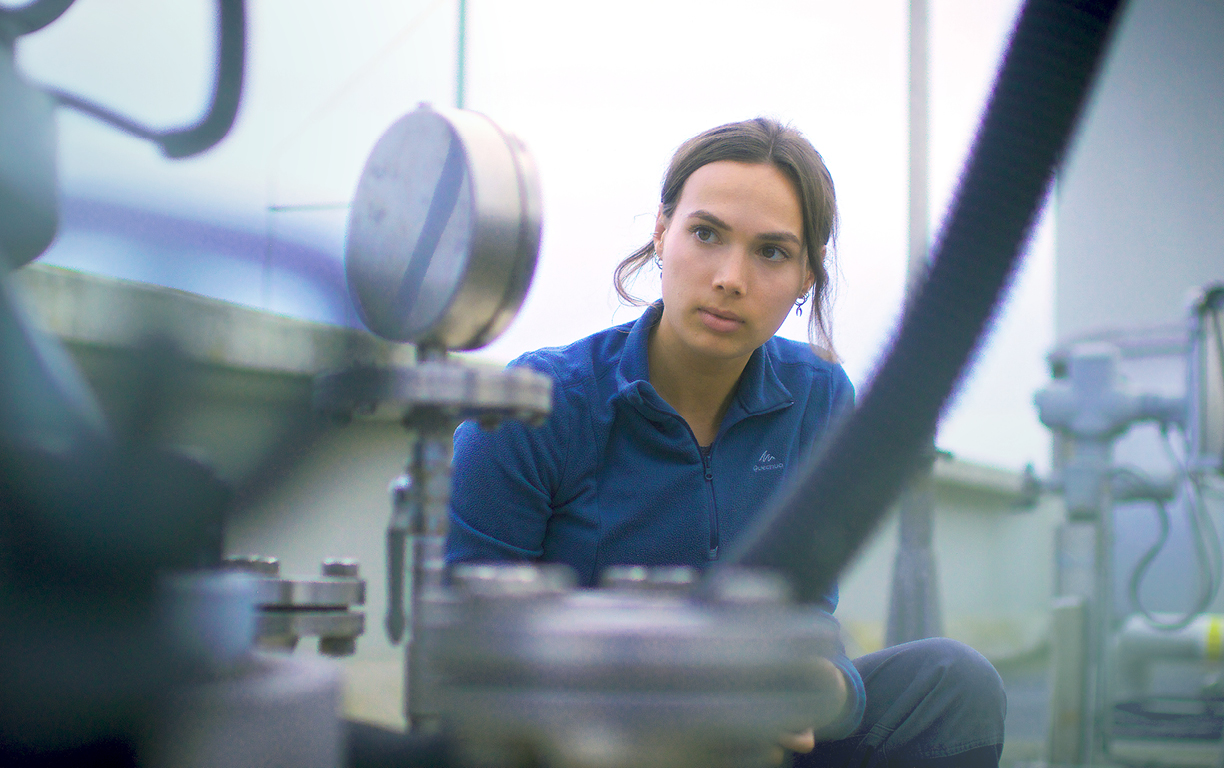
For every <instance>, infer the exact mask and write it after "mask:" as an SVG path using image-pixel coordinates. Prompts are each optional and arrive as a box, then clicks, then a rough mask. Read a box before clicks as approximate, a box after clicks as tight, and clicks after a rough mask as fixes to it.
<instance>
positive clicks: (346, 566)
mask: <svg viewBox="0 0 1224 768" xmlns="http://www.w3.org/2000/svg"><path fill="white" fill-rule="evenodd" d="M359 570H360V564H359V563H358V562H357V561H356V560H354V559H352V558H350V557H329V558H327V559H326V560H324V561H323V566H322V571H323V575H324V576H347V577H350V578H354V577H356V576H357V574H358V571H359Z"/></svg>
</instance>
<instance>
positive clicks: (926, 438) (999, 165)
mask: <svg viewBox="0 0 1224 768" xmlns="http://www.w3.org/2000/svg"><path fill="white" fill-rule="evenodd" d="M1121 5H1122V2H1121V0H1030V1H1029V2H1027V3H1026V4H1025V6H1024V9H1023V11H1021V13H1020V17H1019V20H1018V21H1017V23H1016V28H1015V30H1014V32H1013V34H1012V39H1011V44H1010V46H1009V47H1008V50H1007V53H1006V55H1005V57H1004V60H1003V66H1002V68H1001V70H1000V72H999V76H998V79H997V80H996V81H995V86H994V91H993V93H992V94H991V97H990V102H989V106H988V107H987V110H986V114H985V116H984V118H983V120H982V125H981V128H980V129H979V131H978V135H977V140H976V142H975V144H974V147H973V152H972V154H971V156H970V159H969V163H968V166H967V168H966V170H965V172H964V175H963V176H962V178H961V182H960V187H959V188H958V190H957V193H956V197H955V200H954V202H953V205H952V212H951V215H950V216H949V218H948V220H947V224H946V225H945V228H944V230H943V232H942V234H941V235H940V237H939V239H938V241H937V244H936V246H935V257H934V260H933V262H932V265H931V269H930V272H929V275H928V277H927V279H926V280H925V282H924V284H923V285H922V288H921V291H920V293H919V294H918V296H917V298H916V300H914V301H913V302H911V304H910V306H909V307H908V308H907V310H906V313H905V318H904V322H903V323H902V325H901V328H900V330H899V331H898V332H897V335H896V338H895V339H894V341H893V344H892V348H891V351H890V352H889V354H888V356H887V358H886V359H885V360H884V362H883V364H882V365H881V366H880V367H879V369H878V370H877V372H876V374H875V376H874V377H873V379H872V382H871V386H870V388H869V390H868V391H867V393H866V394H865V396H864V397H862V398H861V400H860V405H859V407H858V408H857V409H856V410H855V411H854V413H852V414H851V415H850V416H849V418H847V419H846V420H845V422H844V423H843V424H842V425H841V427H840V429H838V431H837V433H836V434H835V435H834V436H833V437H832V439H831V440H829V441H827V442H826V444H825V448H824V449H823V450H822V451H821V452H820V453H819V454H818V455H816V456H814V457H813V459H812V460H811V461H810V462H809V464H808V465H807V467H805V470H804V471H802V472H800V473H798V474H797V475H796V476H795V478H794V479H793V480H792V481H791V482H790V483H789V484H788V485H787V486H786V487H785V488H784V489H782V490H781V491H780V492H779V493H778V495H777V496H775V498H774V500H773V502H772V503H771V506H770V507H769V508H768V509H766V510H765V511H764V512H763V514H761V515H760V516H759V517H758V518H757V522H756V524H755V525H754V527H753V528H752V529H751V530H749V531H748V532H747V534H746V535H745V536H743V537H742V538H741V539H740V540H739V541H738V542H737V543H736V546H735V547H734V548H733V550H732V552H731V553H730V554H729V556H728V558H727V560H726V561H724V563H723V564H722V565H721V566H719V567H726V566H734V565H746V566H759V567H766V568H772V569H774V570H777V571H780V572H782V573H783V574H785V575H786V576H787V577H788V578H789V579H790V581H791V582H792V585H793V586H794V588H795V592H796V596H797V597H798V598H799V599H801V600H804V601H815V600H819V599H820V598H821V597H822V596H823V595H824V594H825V593H826V591H827V590H828V588H829V587H830V586H831V585H832V584H833V582H834V579H835V578H836V577H837V574H838V573H839V572H840V571H841V570H842V569H843V568H844V567H845V566H846V565H847V563H848V562H849V561H850V559H851V558H852V557H853V556H854V554H855V553H856V552H857V551H858V549H859V547H860V546H861V545H862V544H863V542H864V541H865V540H866V539H867V537H868V535H869V534H870V533H871V531H872V530H873V529H874V528H875V526H876V524H877V523H878V522H879V521H880V520H881V518H883V516H884V514H885V512H886V511H887V510H888V508H889V506H890V505H891V504H892V502H893V500H894V499H895V498H896V496H897V494H898V493H899V491H900V489H901V487H902V484H903V483H904V481H905V480H906V478H907V477H909V475H910V474H911V472H912V471H913V470H914V469H915V467H916V463H917V461H918V457H919V456H920V455H921V452H922V450H923V448H924V447H925V446H927V444H928V443H929V442H930V440H931V438H932V436H933V435H934V433H935V428H936V425H937V424H938V421H939V417H940V413H941V411H942V409H943V406H944V403H945V402H946V401H947V399H948V397H949V395H950V394H951V392H952V391H953V389H954V388H955V387H956V385H957V383H958V381H959V380H960V377H961V372H962V371H963V370H964V368H965V364H966V362H967V361H968V359H969V357H970V355H971V354H972V352H973V350H974V348H975V347H976V345H977V342H978V339H979V338H980V336H981V335H982V332H983V330H984V329H985V328H986V326H987V324H988V323H989V321H990V319H991V316H992V313H993V311H994V308H995V306H996V305H997V303H998V300H999V297H1000V295H1001V294H1002V292H1003V290H1004V288H1005V287H1006V286H1007V284H1008V282H1009V281H1010V279H1011V276H1012V273H1013V271H1014V268H1015V265H1016V263H1017V261H1018V260H1019V255H1020V253H1021V250H1022V248H1023V246H1024V243H1025V241H1026V238H1027V237H1028V233H1029V230H1030V229H1031V227H1032V224H1033V221H1034V219H1035V217H1036V213H1037V211H1038V210H1039V209H1040V206H1041V204H1042V201H1043V200H1044V198H1045V195H1046V191H1047V189H1048V187H1049V184H1050V180H1051V178H1052V177H1053V174H1054V172H1055V170H1056V169H1057V167H1058V165H1059V163H1060V162H1061V160H1062V157H1063V154H1064V153H1065V151H1066V149H1067V146H1068V144H1069V142H1070V139H1071V136H1072V133H1073V130H1074V128H1075V124H1076V121H1077V119H1078V117H1079V115H1080V112H1081V111H1082V110H1083V107H1084V104H1085V102H1086V101H1087V99H1088V95H1089V93H1090V91H1091V85H1092V82H1093V79H1094V75H1095V74H1096V72H1097V70H1098V68H1099V67H1100V64H1101V61H1102V60H1103V58H1104V56H1105V52H1106V50H1107V42H1108V39H1109V37H1110V32H1111V30H1112V29H1113V27H1114V22H1115V19H1116V18H1118V17H1119V16H1120V15H1121V14H1120V13H1119V7H1120V6H1121Z"/></svg>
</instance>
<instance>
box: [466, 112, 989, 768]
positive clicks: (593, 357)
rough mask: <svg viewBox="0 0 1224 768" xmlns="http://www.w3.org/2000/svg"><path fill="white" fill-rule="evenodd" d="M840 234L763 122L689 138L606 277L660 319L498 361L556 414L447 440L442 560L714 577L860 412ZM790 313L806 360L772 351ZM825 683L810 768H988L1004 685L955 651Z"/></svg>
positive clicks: (829, 201)
mask: <svg viewBox="0 0 1224 768" xmlns="http://www.w3.org/2000/svg"><path fill="white" fill-rule="evenodd" d="M835 222H836V201H835V196H834V190H833V182H832V179H831V177H830V176H829V172H828V170H827V168H826V167H825V165H824V162H823V160H822V159H821V157H820V155H819V154H818V153H817V152H816V150H815V149H814V148H813V147H812V145H811V144H810V143H809V142H808V141H807V140H806V139H805V138H804V137H803V136H802V135H801V134H799V133H798V132H797V131H795V130H793V129H791V128H787V127H785V126H782V125H780V124H779V123H777V122H774V121H772V120H767V119H762V118H758V119H755V120H749V121H745V122H742V123H732V124H729V125H724V126H720V127H718V128H714V129H712V130H709V131H706V132H705V133H702V134H700V135H699V136H696V137H694V138H692V139H690V140H689V141H687V142H685V143H684V144H683V145H682V146H681V147H680V148H679V149H678V150H677V151H676V154H675V156H674V157H673V158H672V161H671V164H670V166H669V168H668V170H667V174H666V176H665V178H664V181H663V190H662V199H661V203H660V205H659V212H658V217H657V220H656V223H655V230H654V236H653V238H652V239H651V242H649V243H647V244H646V245H645V246H643V247H642V248H641V249H639V250H638V251H637V252H635V253H634V254H632V255H630V256H629V258H627V259H625V261H623V262H622V263H621V264H620V265H619V266H618V267H617V270H616V287H617V291H618V292H619V293H620V295H621V296H622V297H624V298H625V299H627V300H629V301H636V300H635V299H634V298H633V297H632V296H631V295H630V294H629V292H628V290H627V288H626V284H627V282H628V281H629V280H630V279H631V278H632V276H633V275H635V274H636V273H637V272H638V271H639V270H640V269H642V268H643V267H645V266H646V265H648V264H649V263H650V262H651V261H652V260H653V261H654V262H655V263H656V264H657V265H658V267H659V269H660V270H661V272H662V293H663V295H662V299H661V301H657V302H655V303H653V304H650V305H649V306H648V307H647V308H646V311H645V312H644V313H643V314H642V316H641V317H640V318H639V319H638V320H637V321H635V322H632V323H627V324H625V325H622V326H618V327H614V328H609V329H607V330H605V331H602V332H600V333H597V334H595V335H593V336H590V337H588V338H585V339H582V340H580V341H577V342H574V343H573V344H570V345H569V346H566V347H560V348H552V349H543V350H539V351H537V352H533V353H529V354H527V355H524V356H523V357H521V358H519V359H518V360H516V361H515V362H514V363H512V365H528V366H531V367H533V368H535V369H537V370H539V371H542V372H544V373H547V374H548V375H550V376H551V377H552V378H553V380H554V382H555V385H554V405H553V414H552V416H551V418H550V419H549V421H548V422H547V423H546V424H545V425H544V426H542V427H539V428H527V427H525V426H523V425H521V424H506V425H503V426H502V427H501V428H499V429H497V430H495V431H493V432H482V431H481V430H480V429H479V428H478V427H477V426H475V425H474V424H472V423H468V424H465V425H463V426H462V427H460V428H459V430H458V431H457V432H456V434H455V458H454V489H453V497H452V498H453V501H452V514H451V527H450V533H449V539H448V544H447V559H448V561H449V562H463V561H505V560H540V561H548V562H563V563H567V564H569V565H570V566H572V567H573V568H574V569H575V570H576V571H577V573H578V578H579V581H580V582H581V583H583V584H586V585H591V584H594V583H595V582H596V581H597V579H598V577H599V574H600V572H601V571H602V570H603V569H604V568H606V567H607V566H610V565H618V564H637V565H690V566H695V567H697V568H701V567H704V566H706V565H708V564H709V563H710V562H711V561H713V560H717V559H718V557H719V555H720V552H721V551H722V550H723V548H724V547H725V546H726V545H727V543H728V542H731V541H734V540H735V538H736V536H737V535H739V534H740V533H741V532H742V531H743V530H744V529H745V528H746V526H747V525H748V524H749V521H750V520H751V519H752V517H753V515H754V514H756V512H757V511H758V509H759V508H760V506H761V504H762V502H763V501H764V500H765V499H767V498H768V497H769V496H770V494H771V493H772V492H773V491H774V490H776V489H777V488H778V486H779V485H780V484H781V482H782V480H783V478H784V477H786V475H787V474H788V473H789V472H790V471H791V469H792V468H794V467H797V466H799V465H800V463H801V462H802V460H803V458H804V456H805V455H806V454H807V453H808V452H809V451H810V450H811V448H812V446H813V445H814V444H815V443H816V442H818V440H819V439H820V437H821V436H822V435H823V434H824V433H825V432H826V431H827V430H828V428H829V425H830V423H831V422H832V421H833V420H835V419H836V418H837V416H838V415H839V414H840V413H842V412H843V411H845V410H846V409H848V408H850V407H851V405H852V403H853V398H854V392H853V388H852V387H851V384H850V382H849V380H848V379H847V377H846V374H845V372H844V371H843V370H842V368H841V366H840V365H838V364H836V363H835V362H833V359H834V355H833V353H832V344H831V341H830V334H829V324H828V293H829V270H828V262H829V260H830V255H829V251H828V246H829V243H830V242H831V240H832V238H833V234H834V227H835ZM639 303H640V302H639ZM805 305H807V306H809V307H810V315H809V317H810V321H809V331H810V337H811V343H810V344H804V343H800V342H794V341H789V340H786V339H780V338H777V337H775V336H774V334H775V333H776V332H777V330H778V328H779V327H780V326H781V324H782V321H783V320H784V319H785V318H786V316H787V314H788V313H789V312H791V311H792V310H794V311H796V312H802V309H803V307H804V306H805ZM836 602H837V597H836V592H834V593H833V594H831V595H830V596H829V597H828V599H827V601H826V605H825V607H826V609H827V610H828V611H829V612H832V611H833V609H834V608H835V607H836ZM826 672H827V675H828V681H829V686H830V688H831V689H833V690H836V691H838V692H840V693H841V694H842V695H843V698H844V701H845V706H844V707H843V709H842V712H841V715H840V716H839V718H838V719H837V720H836V721H835V722H830V723H817V724H814V726H815V733H813V732H809V733H807V734H804V735H801V736H799V737H796V738H793V739H790V740H788V742H787V746H789V747H790V748H792V749H796V750H798V751H807V750H812V751H811V752H810V755H805V756H803V758H802V759H804V760H808V759H811V760H815V761H816V762H814V763H813V765H834V764H845V765H851V764H853V765H860V764H862V765H867V764H872V763H878V764H881V765H883V764H890V765H891V764H898V765H899V764H900V763H902V762H904V763H905V765H907V766H913V765H922V764H925V763H927V762H930V763H931V765H933V766H934V765H949V766H966V768H967V767H968V766H979V765H982V766H993V765H997V763H998V757H999V752H1000V749H1001V745H1002V741H1003V730H1002V718H1003V713H1002V710H1003V706H1004V705H1003V695H1002V689H1001V684H1000V683H999V678H998V675H997V674H996V673H995V671H994V669H993V668H992V667H990V665H989V663H987V662H986V661H985V660H984V659H982V658H981V657H980V656H978V655H977V654H976V653H974V652H973V651H971V650H970V649H968V648H967V647H965V646H962V645H959V644H956V643H952V642H951V641H923V642H920V643H914V644H909V645H907V646H899V647H898V648H894V649H888V650H886V651H881V652H880V653H878V654H872V655H870V656H866V657H863V658H862V659H858V660H856V661H855V662H851V661H850V660H849V659H846V658H844V657H842V658H840V659H835V660H833V661H832V662H831V663H830V664H829V665H828V669H827V670H826ZM817 739H819V740H820V741H821V743H820V744H819V745H818V746H817V747H816V749H814V750H813V749H812V747H813V742H814V741H816V740H817Z"/></svg>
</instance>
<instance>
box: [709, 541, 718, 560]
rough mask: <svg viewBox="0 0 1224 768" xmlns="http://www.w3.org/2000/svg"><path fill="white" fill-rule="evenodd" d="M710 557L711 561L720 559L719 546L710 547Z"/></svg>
mask: <svg viewBox="0 0 1224 768" xmlns="http://www.w3.org/2000/svg"><path fill="white" fill-rule="evenodd" d="M709 557H710V559H711V560H717V559H718V546H717V545H716V546H713V547H710V552H709Z"/></svg>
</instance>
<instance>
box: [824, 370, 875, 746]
mask: <svg viewBox="0 0 1224 768" xmlns="http://www.w3.org/2000/svg"><path fill="white" fill-rule="evenodd" d="M830 385H831V386H830V391H829V418H828V425H827V427H826V431H827V432H828V431H832V430H834V429H836V428H837V426H838V425H839V423H840V422H841V421H842V420H843V419H845V418H846V417H847V416H849V415H850V412H851V411H852V410H854V385H853V384H851V383H850V378H849V377H848V376H846V372H845V371H844V370H843V369H842V367H841V366H840V365H839V366H837V367H836V368H835V369H834V375H833V376H832V377H831V381H830ZM827 437H828V435H827V434H826V435H825V436H823V437H822V439H824V438H827ZM837 601H838V594H837V584H836V583H834V584H833V586H832V587H830V589H829V594H828V595H826V596H825V600H824V603H825V605H824V606H823V607H824V608H825V610H827V611H828V612H829V614H830V615H832V613H833V611H834V610H836V608H837ZM834 621H835V622H836V620H834ZM832 661H833V663H834V665H836V666H837V668H838V669H840V670H841V672H842V674H843V675H845V676H846V687H847V689H848V690H847V694H848V696H849V701H848V702H847V703H846V712H845V715H844V716H843V717H842V719H841V720H839V721H838V722H836V723H833V724H831V725H829V726H827V727H825V728H823V729H822V730H821V732H820V733H819V734H818V737H819V738H820V739H821V740H828V741H832V740H836V739H844V738H845V737H847V736H849V735H850V734H851V733H853V732H854V730H855V729H856V728H858V726H859V723H861V722H862V720H863V713H864V712H865V710H866V709H867V691H866V688H865V687H864V685H863V676H862V675H860V674H859V671H858V669H857V668H856V667H855V666H854V662H852V661H851V660H850V657H849V656H847V655H846V653H845V649H844V648H843V649H842V651H841V653H839V654H837V656H835V657H834V658H833V659H832Z"/></svg>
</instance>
